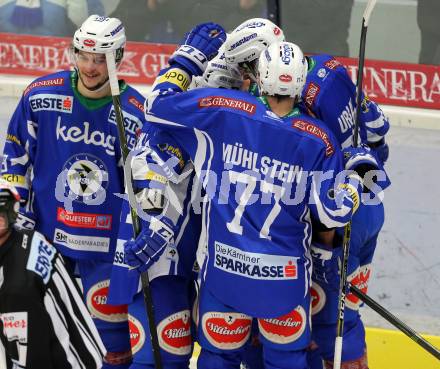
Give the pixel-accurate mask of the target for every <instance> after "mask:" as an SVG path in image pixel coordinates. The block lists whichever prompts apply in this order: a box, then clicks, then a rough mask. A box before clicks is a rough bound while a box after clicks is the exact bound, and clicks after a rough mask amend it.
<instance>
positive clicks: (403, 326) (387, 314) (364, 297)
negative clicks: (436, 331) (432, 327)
mask: <svg viewBox="0 0 440 369" xmlns="http://www.w3.org/2000/svg"><path fill="white" fill-rule="evenodd" d="M350 291H351V293H352V294H353V295H355V296H356V297H358V298H359V299H361V300H362V301H363V302H364V303H365V305H367V306H369V307H370V308H371V309H373V310H374V311H375V312H376V313H378V314H379V315H380V316H382V317H383V318H384V319H385V320H387V321H388V322H390V323H391V324H392V325H394V326H395V327H396V328H397V329H399V330H400V331H402V332H403V333H405V334H406V335H407V336H408V337H409V338H411V339H412V340H413V341H414V342H415V343H417V344H419V345H420V346H421V347H423V348H424V349H425V350H426V351H428V352H429V353H430V354H431V355H433V356H434V357H435V358H436V359H437V360H440V351H439V350H438V349H437V348H436V347H434V346H433V345H431V344H430V343H429V342H428V341H427V340H425V339H424V338H423V337H422V336H421V335H420V334H418V333H417V332H416V331H415V330H413V329H412V328H411V327H409V326H408V325H406V324H405V323H404V322H402V321H401V320H400V319H399V318H397V317H396V316H395V315H393V314H391V313H390V312H389V311H388V310H387V309H385V308H384V307H383V306H382V305H380V304H379V303H377V302H376V301H374V300H373V299H372V298H371V297H370V296H368V295H367V294H365V293H363V292H362V291H361V290H360V289H359V288H357V287H356V286H353V285H350Z"/></svg>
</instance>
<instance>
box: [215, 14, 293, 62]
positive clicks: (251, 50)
mask: <svg viewBox="0 0 440 369" xmlns="http://www.w3.org/2000/svg"><path fill="white" fill-rule="evenodd" d="M284 39H285V38H284V33H283V31H282V30H281V28H279V27H278V26H277V25H276V24H275V23H273V22H271V21H270V20H268V19H264V18H252V19H249V20H247V21H245V22H243V23H242V24H240V25H239V26H238V27H237V28H235V29H234V30H233V31H232V32H231V33H230V34H229V35H228V38H227V40H226V41H225V43H224V46H225V58H226V62H227V63H228V64H239V63H243V62H251V61H253V60H255V59H257V58H258V57H259V56H260V54H261V52H262V51H263V50H265V49H266V48H267V47H268V46H269V45H271V44H273V43H274V42H279V41H284Z"/></svg>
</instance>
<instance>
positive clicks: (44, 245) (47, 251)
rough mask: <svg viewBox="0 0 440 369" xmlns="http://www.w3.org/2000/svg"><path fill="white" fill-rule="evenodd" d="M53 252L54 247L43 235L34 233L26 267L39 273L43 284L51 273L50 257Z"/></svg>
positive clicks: (52, 256) (53, 254) (54, 251)
mask: <svg viewBox="0 0 440 369" xmlns="http://www.w3.org/2000/svg"><path fill="white" fill-rule="evenodd" d="M55 253H56V250H55V247H53V246H52V245H51V244H50V243H48V242H47V241H46V240H45V239H44V238H43V236H41V235H39V234H38V233H34V237H33V239H32V244H31V251H30V254H29V258H28V261H27V265H26V269H27V270H30V271H32V272H34V273H37V274H38V275H40V276H41V278H42V279H43V282H44V284H47V282H49V279H50V275H51V273H52V259H53V258H54V256H55Z"/></svg>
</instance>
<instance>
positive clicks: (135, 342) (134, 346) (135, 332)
mask: <svg viewBox="0 0 440 369" xmlns="http://www.w3.org/2000/svg"><path fill="white" fill-rule="evenodd" d="M128 330H129V332H130V346H131V353H132V355H134V354H135V353H136V352H138V351H139V350H140V349H141V348H142V346H143V345H144V343H145V331H144V327H142V324H141V322H140V321H139V320H137V319H136V318H135V317H134V316H132V315H130V314H129V315H128Z"/></svg>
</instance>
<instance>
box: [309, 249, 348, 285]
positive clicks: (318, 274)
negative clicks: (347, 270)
mask: <svg viewBox="0 0 440 369" xmlns="http://www.w3.org/2000/svg"><path fill="white" fill-rule="evenodd" d="M310 253H311V255H312V262H313V272H312V277H313V280H315V281H316V282H318V284H319V285H320V286H321V287H323V288H325V287H327V288H329V289H331V290H334V291H338V290H339V280H340V276H339V269H340V263H341V254H342V247H337V248H331V247H329V246H326V245H323V244H319V243H315V244H312V247H311V248H310Z"/></svg>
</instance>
